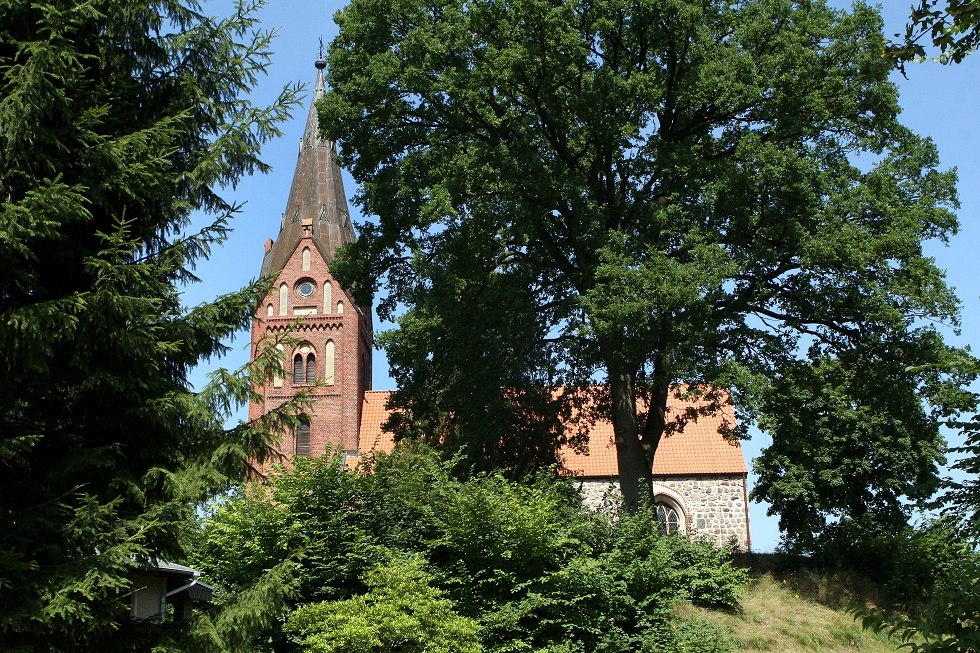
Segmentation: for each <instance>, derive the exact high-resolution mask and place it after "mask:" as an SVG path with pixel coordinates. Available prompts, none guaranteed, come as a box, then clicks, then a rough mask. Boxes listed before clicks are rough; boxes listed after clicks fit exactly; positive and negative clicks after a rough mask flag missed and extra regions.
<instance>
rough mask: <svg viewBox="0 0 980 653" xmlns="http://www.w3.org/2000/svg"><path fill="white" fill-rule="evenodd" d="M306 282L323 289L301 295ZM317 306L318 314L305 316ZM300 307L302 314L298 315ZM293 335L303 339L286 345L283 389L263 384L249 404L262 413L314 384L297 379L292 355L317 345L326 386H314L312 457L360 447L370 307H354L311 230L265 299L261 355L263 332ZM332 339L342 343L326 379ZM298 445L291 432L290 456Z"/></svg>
mask: <svg viewBox="0 0 980 653" xmlns="http://www.w3.org/2000/svg"><path fill="white" fill-rule="evenodd" d="M304 249H305V250H308V252H309V254H307V255H306V256H307V257H308V260H309V264H308V265H304V253H303V252H304ZM304 268H308V269H304ZM303 281H310V282H312V283H313V285H314V287H315V290H314V292H313V293H312V294H311V295H309V296H307V297H304V296H302V295H301V294H300V293H299V285H300V283H302V282H303ZM282 284H286V288H287V290H286V294H285V297H286V306H285V310H282V309H283V307H282V305H281V304H280V294H281V293H280V286H281V285H282ZM328 285H329V287H330V291H329V293H324V287H325V286H328ZM327 298H328V301H327V302H325V301H324V300H325V299H327ZM337 302H343V304H344V306H345V309H344V312H343V313H342V314H341V313H338V312H337ZM270 306H271V307H272V309H271V311H270V310H269V307H270ZM311 310H312V311H314V312H309V313H308V314H305V315H302V313H307V312H308V311H311ZM297 312H298V313H300V314H301V315H299V316H297ZM270 313H271V317H270ZM287 333H288V334H291V337H292V338H294V339H295V340H297V341H298V342H297V343H296V345H295V346H290V345H286V346H285V347H284V348H283V363H284V364H283V368H284V371H285V374H284V377H283V379H282V383H281V385H282V387H275V385H277V384H275V383H268V382H267V383H266V384H265V385H264V386H263V387H261V388H259V394H261V396H262V397H263V400H264V401H263V403H262V404H258V403H253V404H252V405H251V406H250V407H249V417H250V418H256V417H258V416H259V415H261V414H262V413H263V412H265V411H267V410H270V409H272V408H274V407H276V406H278V405H281V404H282V403H283V402H284V401H285V400H287V399H288V398H290V397H292V396H293V395H295V394H296V393H297V392H299V391H300V390H301V389H304V388H307V387H308V385H307V383H306V378H305V375H304V378H303V379H302V380H301V382H300V383H295V382H294V378H293V374H292V371H293V367H292V361H293V355H294V353H295V352H296V350H297V349H298V348H299V346H300V345H301V344H309V345H310V346H311V347H312V350H313V353H314V355H315V360H316V380H317V382H318V383H321V384H323V385H321V386H320V387H316V388H314V389H313V392H312V397H313V400H314V401H313V405H312V407H311V409H310V411H309V413H310V415H309V418H310V455H313V456H317V455H321V454H323V453H324V452H325V451H326V450H327V449H328V448H329V449H336V448H341V449H348V450H351V449H353V450H356V449H357V448H358V429H359V426H360V419H361V415H360V409H361V397H362V396H363V393H364V391H365V390H369V389H370V380H371V370H370V356H369V355H368V356H365V355H364V352H365V351H367V352H370V346H371V345H370V343H371V319H370V311H369V310H367V311H362V310H359V309H357V308H356V307H354V303H353V302H352V301H351V299H350V297H348V296H347V294H346V293H345V292H344V290H343V289H342V288H341V287H340V286H339V285H338V284H337V282H336V281H334V280H333V278H332V276H331V274H330V270H329V267H328V265H327V262H326V261H324V260H323V257H322V256H321V255H320V252H319V250H318V249H317V248H316V247H314V245H313V242H312V238H311V237H309V236H305V237H303V238H302V239H301V240H300V242H299V245H298V246H297V247H296V250H295V251H294V252H293V254H292V255H291V256H290V257H289V259H288V260H287V262H286V264H285V266H284V267H283V268H282V271H281V272H280V273H279V275H278V277H277V278H276V282H275V283H274V284H273V287H272V288H271V289H270V291H269V293H268V295H266V297H265V298H264V299H263V300H262V302H261V303H260V305H259V309H258V311H257V312H256V317H255V319H254V320H253V322H252V347H253V355H254V354H255V350H256V348H257V347H258V346H259V343H260V342H261V341H262V339H263V338H268V337H273V338H274V337H275V336H277V335H281V334H287ZM328 342H332V343H333V347H334V365H333V367H334V370H333V378H332V379H330V378H326V377H327V374H326V373H327V369H328V360H327V356H326V353H327V343H328ZM331 381H332V382H331ZM294 451H295V438H294V436H293V434H291V433H289V434H285V435H284V436H283V442H282V453H284V454H287V455H288V454H292V453H293V452H294Z"/></svg>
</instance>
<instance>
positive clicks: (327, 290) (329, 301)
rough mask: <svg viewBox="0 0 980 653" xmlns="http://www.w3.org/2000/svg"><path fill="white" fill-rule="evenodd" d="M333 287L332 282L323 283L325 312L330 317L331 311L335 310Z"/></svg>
mask: <svg viewBox="0 0 980 653" xmlns="http://www.w3.org/2000/svg"><path fill="white" fill-rule="evenodd" d="M332 290H333V286H331V285H330V280H329V279H328V280H326V281H324V282H323V312H324V313H326V314H327V315H330V313H331V309H332V308H333V292H331V291H332Z"/></svg>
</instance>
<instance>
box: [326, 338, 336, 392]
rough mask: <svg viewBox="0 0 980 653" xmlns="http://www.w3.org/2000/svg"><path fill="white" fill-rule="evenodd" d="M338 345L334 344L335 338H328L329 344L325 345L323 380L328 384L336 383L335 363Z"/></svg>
mask: <svg viewBox="0 0 980 653" xmlns="http://www.w3.org/2000/svg"><path fill="white" fill-rule="evenodd" d="M335 354H336V345H334V343H333V340H328V341H327V344H326V345H324V347H323V382H324V383H326V384H327V385H333V384H334V383H335V379H334V363H335V358H336V355H335Z"/></svg>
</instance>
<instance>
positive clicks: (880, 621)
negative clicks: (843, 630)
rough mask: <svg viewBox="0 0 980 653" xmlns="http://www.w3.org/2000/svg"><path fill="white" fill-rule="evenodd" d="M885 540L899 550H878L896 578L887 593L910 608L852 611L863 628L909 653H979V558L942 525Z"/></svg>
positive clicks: (968, 543) (864, 608)
mask: <svg viewBox="0 0 980 653" xmlns="http://www.w3.org/2000/svg"><path fill="white" fill-rule="evenodd" d="M886 541H887V544H890V545H892V546H893V547H896V548H899V549H900V551H899V552H898V553H897V554H896V553H892V552H889V551H882V553H884V556H885V559H886V560H888V561H889V562H891V563H892V564H893V565H894V574H895V576H894V577H893V578H892V579H891V582H890V583H888V584H887V585H886V586H885V589H886V590H888V591H890V592H892V593H894V594H897V595H898V597H899V598H901V599H904V601H905V603H906V605H911V608H909V609H907V610H906V611H904V612H897V611H895V612H890V611H887V610H883V609H878V608H871V607H857V608H855V609H854V610H853V612H854V613H855V614H856V615H857V616H859V617H860V618H861V619H862V623H863V625H864V627H865V628H867V629H871V630H874V631H876V632H888V633H889V634H890V635H892V636H894V637H897V638H899V639H900V640H901V641H902V642H903V643H904V648H907V649H908V650H910V651H912V652H913V653H963V652H966V653H969V652H971V651H976V650H978V649H980V590H978V588H977V579H978V578H980V553H978V552H977V550H976V548H975V547H974V546H973V544H971V543H970V542H968V541H964V540H962V539H960V538H959V537H957V535H956V533H955V531H954V530H953V529H952V528H951V527H950V525H949V524H948V523H942V522H941V523H939V524H934V525H931V526H928V527H926V528H924V529H922V531H915V532H912V533H909V534H904V535H900V536H897V537H896V536H892V537H890V538H887V540H886ZM874 566H878V565H877V563H875V564H874ZM909 614H910V615H912V616H906V615H909Z"/></svg>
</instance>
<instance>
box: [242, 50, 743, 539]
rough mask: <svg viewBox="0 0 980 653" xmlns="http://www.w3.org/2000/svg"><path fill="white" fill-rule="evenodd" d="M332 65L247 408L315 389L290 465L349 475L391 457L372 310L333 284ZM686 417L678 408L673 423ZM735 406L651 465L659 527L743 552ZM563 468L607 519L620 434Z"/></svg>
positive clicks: (310, 125) (341, 229)
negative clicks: (374, 459)
mask: <svg viewBox="0 0 980 653" xmlns="http://www.w3.org/2000/svg"><path fill="white" fill-rule="evenodd" d="M324 66H325V64H324V62H323V61H317V63H316V68H317V76H316V84H315V86H314V92H313V100H312V102H311V104H310V109H309V113H308V115H307V118H306V125H305V129H304V132H303V137H302V140H301V142H300V147H299V153H298V155H297V161H296V169H295V172H294V174H293V181H292V186H291V187H290V189H289V196H288V199H287V200H286V206H285V211H284V212H283V214H282V219H281V222H280V225H279V234H278V237H277V238H276V239H275V240H271V239H270V240H267V241H266V243H265V253H264V257H263V259H262V267H261V275H262V276H263V277H270V278H274V279H275V282H274V283H273V284H272V287H271V289H270V291H269V293H268V295H267V296H266V297H265V298H264V299H263V300H262V302H261V303H260V305H259V306H258V309H257V311H256V314H255V318H254V320H253V322H252V341H251V351H252V355H253V356H254V355H255V352H256V349H257V347H258V345H259V343H260V342H261V341H263V339H267V338H269V337H270V336H271V337H275V336H277V335H282V334H286V333H289V334H290V335H291V341H293V342H294V344H291V345H288V346H284V345H280V346H279V347H280V349H281V350H282V355H283V369H284V371H285V374H284V375H283V376H282V377H277V378H274V379H271V383H267V385H265V386H264V387H259V388H256V390H257V391H258V393H259V395H260V396H261V397H262V401H260V402H253V403H252V404H251V405H250V406H249V418H250V419H254V418H256V417H258V416H260V415H261V414H262V413H263V411H266V410H270V409H272V408H274V407H275V406H278V405H280V404H282V403H283V402H285V401H286V400H288V399H289V398H290V397H291V396H293V395H294V394H295V393H297V392H299V391H300V390H302V389H312V405H311V407H310V409H309V410H308V411H307V413H308V414H305V415H303V416H301V417H300V424H299V426H298V427H297V428H296V429H295V431H294V432H292V433H286V434H283V437H282V443H281V446H282V451H281V453H282V454H283V456H284V457H286V458H289V457H292V456H318V455H322V454H323V453H324V452H326V451H328V450H331V451H337V450H340V451H342V452H343V456H344V458H345V459H346V460H348V461H350V462H351V463H353V462H355V461H356V460H357V459H358V458H359V457H361V456H365V455H370V454H372V453H375V452H387V451H390V450H391V449H392V448H393V447H394V441H393V440H392V435H391V434H390V433H386V432H384V431H383V430H382V425H383V424H384V423H385V421H386V419H387V417H388V410H387V408H386V403H387V399H388V396H389V394H390V392H388V391H373V390H371V363H372V360H371V359H372V343H373V326H372V308H371V307H370V306H357V305H356V304H355V303H354V302H353V301H352V300H351V298H350V297H349V296H348V295H347V293H346V292H344V289H343V288H342V287H341V286H340V285H339V284H338V283H337V281H336V280H335V279H333V277H332V276H331V274H330V263H331V261H332V260H333V256H334V253H335V252H336V250H337V248H339V247H340V246H341V245H344V244H347V243H350V242H353V241H354V240H355V239H356V238H357V235H356V233H355V232H354V228H353V225H352V224H351V219H350V212H349V210H348V206H347V196H346V194H345V192H344V184H343V180H342V178H341V173H340V168H339V166H338V163H337V158H336V151H335V148H334V144H333V143H332V142H331V141H329V140H326V139H322V138H321V137H320V135H319V132H318V128H317V115H316V108H315V102H316V100H317V99H319V98H320V97H321V96H322V95H323V92H324V86H323V83H324V82H323V69H324ZM686 407H687V405H686V404H684V402H682V401H681V400H678V399H674V398H672V399H671V404H670V405H669V407H668V410H670V411H683V410H684V409H685V408H686ZM733 421H734V415H733V414H732V411H731V406H725V407H724V408H723V409H722V410H721V411H719V412H718V413H717V414H714V415H707V416H702V417H699V418H698V419H697V420H696V421H692V422H689V423H688V424H687V425H686V426H685V427H684V428H683V429H682V430H681V431H679V432H677V433H674V434H672V435H671V436H670V437H667V438H664V440H663V442H662V443H661V444H660V446H659V448H658V451H657V456H656V460H655V461H654V465H653V477H654V485H655V491H656V502H657V512H658V517H659V518H660V520H661V523H662V524H663V526H664V528H665V530H669V531H672V532H680V533H685V534H687V535H689V536H692V537H706V538H707V539H709V540H711V541H714V542H716V543H718V544H724V543H726V542H728V541H731V540H734V541H735V542H736V543H737V544H738V546H739V547H740V548H742V549H744V550H747V549H749V548H750V546H751V542H750V538H749V513H748V487H747V470H746V465H745V458H744V455H743V453H742V448H741V447H740V446H739V444H738V443H737V442H735V443H731V442H729V441H728V440H726V439H725V438H724V436H723V435H722V431H723V429H722V425H723V424H725V423H728V424H731V423H733ZM563 458H564V460H563V461H562V462H563V464H564V466H565V468H566V469H567V470H568V471H569V472H570V473H571V474H572V476H573V477H574V478H575V480H576V482H577V483H578V485H579V488H580V492H581V494H582V497H583V501H584V502H585V504H586V505H588V506H589V507H591V508H593V509H596V510H601V509H603V508H604V507H605V506H606V505H608V504H609V503H610V502H611V501H614V500H615V499H614V497H615V493H616V489H615V488H616V473H617V472H616V469H617V465H616V450H615V446H614V444H613V440H612V424H611V423H610V422H608V421H601V420H600V421H598V422H597V423H595V424H594V425H593V426H592V428H591V432H590V434H589V447H588V453H587V454H581V453H576V452H572V451H566V452H565V453H564V455H563Z"/></svg>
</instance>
